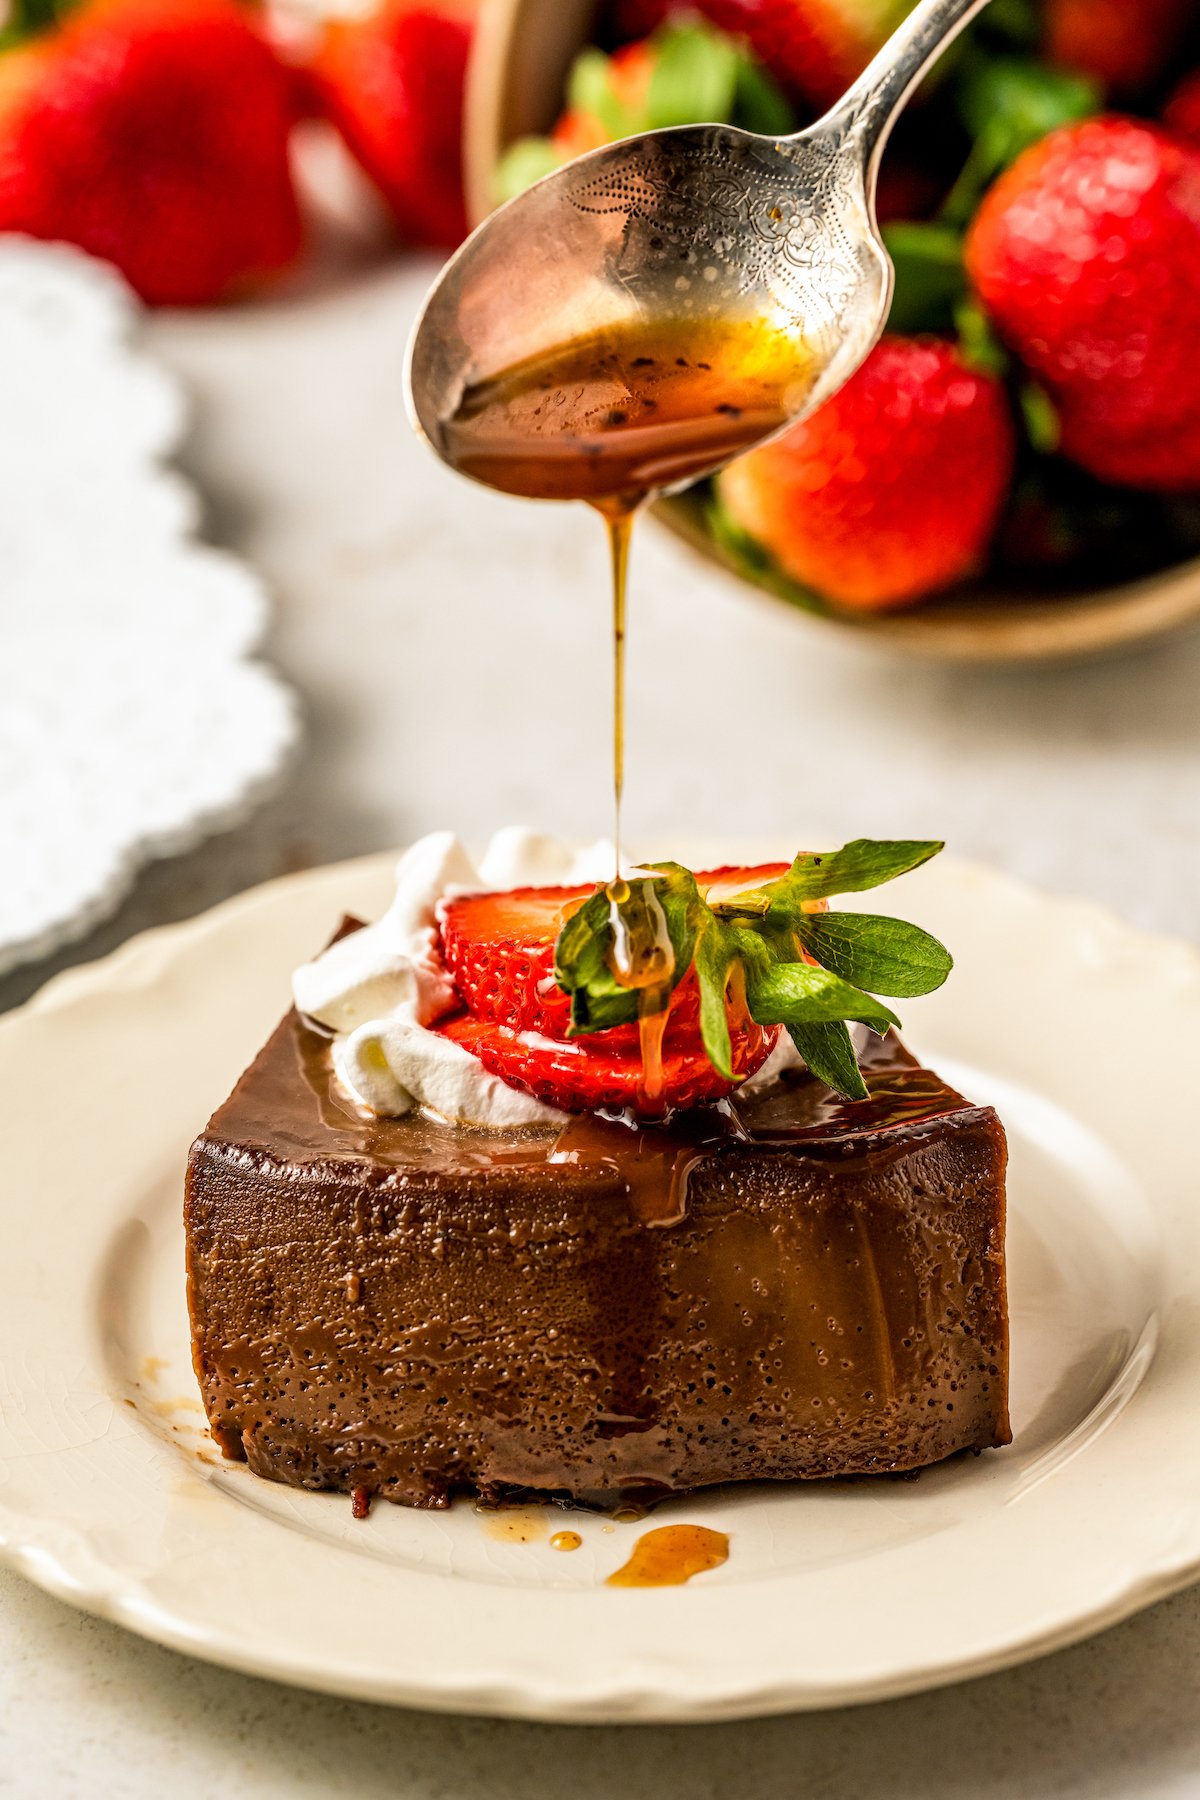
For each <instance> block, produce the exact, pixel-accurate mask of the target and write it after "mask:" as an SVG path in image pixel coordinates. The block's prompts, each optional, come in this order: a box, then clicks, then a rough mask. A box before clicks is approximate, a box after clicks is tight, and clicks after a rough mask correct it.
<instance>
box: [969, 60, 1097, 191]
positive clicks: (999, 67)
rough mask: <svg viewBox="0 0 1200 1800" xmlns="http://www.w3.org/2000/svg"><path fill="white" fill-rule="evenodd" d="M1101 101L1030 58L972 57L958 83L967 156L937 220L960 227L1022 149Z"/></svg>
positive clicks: (1081, 81)
mask: <svg viewBox="0 0 1200 1800" xmlns="http://www.w3.org/2000/svg"><path fill="white" fill-rule="evenodd" d="M1103 101H1104V96H1103V92H1102V90H1101V88H1100V86H1099V84H1098V83H1097V82H1095V81H1093V80H1092V79H1091V78H1090V77H1088V76H1086V75H1077V74H1074V73H1073V72H1071V71H1070V70H1066V69H1056V68H1052V67H1051V66H1050V65H1049V64H1047V63H1043V62H1039V61H1037V60H1035V59H1034V58H1032V57H1019V56H999V57H995V56H986V55H982V54H976V55H974V56H972V58H971V59H970V61H969V63H968V65H967V68H966V72H965V74H964V75H963V77H962V79H961V80H960V81H959V83H958V106H959V112H960V114H961V116H962V120H963V123H964V125H965V126H966V128H967V130H968V131H969V132H970V134H971V137H972V140H973V141H972V145H971V153H970V155H969V156H968V158H967V161H966V164H965V166H964V168H963V170H962V173H961V174H960V176H959V178H958V180H957V181H956V182H955V184H954V186H953V188H952V189H951V190H950V194H949V197H948V199H947V200H946V202H945V204H944V206H943V207H942V211H941V219H942V222H943V223H944V224H952V225H964V226H965V225H966V224H967V223H968V221H969V220H970V219H971V218H973V217H974V214H975V212H976V210H977V209H978V206H979V202H980V200H981V199H982V198H983V195H984V192H985V190H986V189H987V188H988V187H990V186H991V184H992V182H993V181H995V179H996V177H997V176H998V175H999V174H1001V173H1002V172H1003V171H1004V170H1005V169H1007V168H1008V167H1009V166H1010V165H1011V164H1012V163H1014V162H1016V160H1017V158H1018V157H1019V156H1020V155H1021V154H1022V153H1023V152H1024V151H1026V150H1028V149H1030V148H1031V147H1032V146H1033V145H1034V144H1037V143H1040V142H1041V140H1042V138H1044V137H1045V136H1047V134H1048V133H1049V132H1051V131H1056V130H1057V129H1058V127H1059V126H1060V125H1072V124H1074V123H1076V122H1077V121H1078V120H1080V119H1087V118H1091V117H1092V115H1093V114H1094V113H1097V112H1099V111H1100V109H1101V107H1102V105H1103Z"/></svg>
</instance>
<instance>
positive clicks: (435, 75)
mask: <svg viewBox="0 0 1200 1800" xmlns="http://www.w3.org/2000/svg"><path fill="white" fill-rule="evenodd" d="M476 11H477V7H476V6H475V4H473V0H443V3H442V4H436V5H431V4H429V3H428V0H424V3H420V0H418V3H415V4H414V0H383V4H382V5H381V6H378V7H376V8H375V9H374V10H372V11H371V12H369V13H366V14H365V15H363V16H362V17H358V18H344V19H333V20H331V21H330V22H329V23H328V25H326V27H325V29H324V31H323V33H322V35H321V38H320V41H319V43H318V45H317V47H316V49H315V51H314V53H313V55H312V57H311V59H310V62H309V74H310V76H311V79H312V82H313V86H314V90H315V93H316V96H317V101H318V104H319V105H320V106H321V108H322V109H323V110H324V112H325V114H326V116H327V117H328V118H329V119H330V120H331V121H332V123H333V124H334V125H335V126H336V127H337V129H338V131H339V132H340V133H341V135H342V137H343V138H344V139H345V141H346V145H347V147H348V148H349V150H350V152H351V154H352V155H353V156H354V158H355V160H356V161H357V162H358V163H359V164H360V166H361V167H362V168H363V170H364V171H365V172H366V174H367V175H368V176H369V177H370V179H371V181H372V182H373V183H374V185H375V187H376V188H377V189H378V190H379V192H380V194H381V195H382V196H383V199H384V201H385V202H386V204H387V207H388V209H389V211H390V213H391V215H392V218H393V219H394V221H395V224H396V228H397V230H398V231H399V233H400V235H401V237H402V238H404V239H405V240H406V241H407V242H408V243H412V244H427V245H434V246H438V247H441V248H445V249H452V248H453V247H454V245H456V244H458V243H460V242H461V241H462V239H463V238H464V237H465V236H466V234H467V214H466V204H465V201H464V198H463V173H462V139H463V96H464V90H465V86H466V78H467V58H468V55H469V53H470V48H471V35H472V29H473V24H474V17H475V13H476Z"/></svg>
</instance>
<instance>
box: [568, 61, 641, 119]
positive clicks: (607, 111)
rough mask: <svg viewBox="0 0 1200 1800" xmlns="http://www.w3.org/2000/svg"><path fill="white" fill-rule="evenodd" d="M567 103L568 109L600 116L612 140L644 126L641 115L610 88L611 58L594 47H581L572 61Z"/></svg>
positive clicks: (611, 86)
mask: <svg viewBox="0 0 1200 1800" xmlns="http://www.w3.org/2000/svg"><path fill="white" fill-rule="evenodd" d="M567 106H568V108H569V110H570V111H571V112H582V113H588V114H590V116H591V117H592V118H594V119H599V121H600V123H601V125H603V127H604V129H605V131H606V132H607V133H608V135H609V137H610V138H612V139H613V140H614V141H615V140H616V139H617V138H623V137H629V136H631V135H632V134H633V133H634V132H635V131H640V130H643V129H644V127H643V125H642V122H641V120H640V118H639V117H638V116H637V115H636V114H635V113H634V112H633V111H632V110H631V109H630V108H628V107H626V106H624V105H623V104H622V103H621V101H620V100H618V98H617V96H616V94H615V93H614V91H613V83H612V62H611V60H610V58H608V57H607V56H605V54H604V52H603V50H597V49H595V48H593V47H589V48H588V49H586V50H581V51H580V52H579V55H578V56H577V57H576V58H575V61H574V62H573V63H572V64H571V73H570V75H569V76H568V78H567Z"/></svg>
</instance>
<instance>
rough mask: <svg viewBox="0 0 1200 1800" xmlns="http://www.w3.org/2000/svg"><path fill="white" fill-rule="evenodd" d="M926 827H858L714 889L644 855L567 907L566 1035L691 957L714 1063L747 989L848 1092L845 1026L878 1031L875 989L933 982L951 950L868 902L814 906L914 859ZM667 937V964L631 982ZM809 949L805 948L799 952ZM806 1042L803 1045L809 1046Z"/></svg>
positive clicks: (557, 960) (886, 1022)
mask: <svg viewBox="0 0 1200 1800" xmlns="http://www.w3.org/2000/svg"><path fill="white" fill-rule="evenodd" d="M941 847H942V846H941V844H940V843H935V842H931V841H928V840H916V839H913V840H905V841H902V842H900V841H897V842H875V841H873V840H871V839H867V838H858V839H856V840H855V842H854V843H852V844H846V845H845V846H843V848H842V849H841V850H834V851H831V852H829V853H828V854H827V855H820V856H814V855H809V856H799V857H797V858H796V860H795V861H794V862H793V863H792V865H791V867H790V868H789V869H788V871H787V873H786V874H784V875H782V876H781V877H779V878H778V879H777V880H775V881H769V882H766V883H764V884H763V885H762V886H761V887H758V888H748V889H746V890H745V891H744V892H742V893H739V894H733V895H727V896H725V897H723V898H721V899H716V900H712V901H710V900H709V899H708V897H707V895H705V894H701V892H700V889H699V887H698V885H697V883H696V878H695V876H694V875H692V874H691V872H690V871H689V870H688V869H685V868H684V867H683V866H682V864H680V863H675V862H662V863H652V864H648V865H647V866H646V867H645V868H644V869H642V870H640V871H638V872H637V873H635V874H634V875H633V876H631V877H630V878H629V879H628V880H625V881H621V882H619V883H618V882H613V883H610V884H609V885H608V886H607V887H600V888H597V889H596V892H595V893H594V894H592V895H590V896H589V897H588V899H587V900H586V901H585V902H584V903H583V905H582V906H580V907H579V908H578V910H577V911H576V912H575V913H574V914H572V916H571V918H569V919H568V920H567V921H566V923H565V924H564V926H563V928H562V930H561V931H560V933H559V936H558V941H557V943H556V945H555V956H554V973H555V979H556V980H557V982H558V984H559V986H560V988H562V990H563V991H564V993H567V994H569V995H570V997H571V1035H572V1036H573V1037H574V1036H580V1035H584V1034H587V1033H593V1032H600V1031H607V1030H610V1029H611V1028H612V1027H613V1026H615V1025H625V1024H628V1023H630V1022H631V1021H632V1020H633V1019H636V1018H637V1017H638V1016H639V1009H640V1006H641V1005H642V1004H643V1003H644V1002H646V1000H647V999H649V1000H651V1001H652V1002H653V1003H654V1005H655V1007H656V1009H657V1008H660V1007H661V995H662V991H663V990H664V989H665V990H667V991H670V990H671V989H673V988H675V987H676V986H678V984H679V982H680V981H682V980H683V978H684V976H685V975H686V974H688V972H689V971H690V970H693V969H694V970H695V976H696V984H697V987H698V990H699V996H700V1037H701V1041H702V1043H703V1045H704V1049H705V1053H706V1054H707V1056H708V1058H709V1061H710V1062H711V1063H712V1065H713V1067H714V1068H715V1069H716V1070H717V1071H718V1073H719V1074H720V1075H722V1076H723V1077H724V1079H725V1080H726V1081H733V1080H734V1079H735V1076H734V1071H733V1045H732V1036H731V1032H730V1022H729V1020H730V996H731V993H732V994H733V995H734V996H735V998H736V999H738V1001H739V1004H740V996H741V995H742V994H743V993H744V996H745V1005H746V1008H747V1010H748V1011H749V1014H750V1017H751V1018H752V1019H754V1020H755V1021H756V1022H757V1023H758V1024H759V1025H784V1026H786V1027H787V1029H788V1030H789V1031H790V1032H791V1033H792V1035H793V1038H794V1039H795V1042H796V1043H797V1045H798V1047H800V1053H801V1055H803V1056H805V1057H806V1060H809V1064H810V1067H811V1068H812V1070H813V1073H814V1074H816V1075H818V1076H819V1077H820V1079H822V1080H824V1081H827V1082H828V1083H829V1084H830V1085H831V1086H832V1087H834V1088H836V1090H837V1092H839V1093H841V1094H844V1095H846V1096H847V1098H858V1099H861V1098H862V1097H863V1095H864V1094H865V1092H866V1089H865V1087H864V1085H863V1082H862V1077H861V1075H860V1074H859V1070H858V1065H857V1062H856V1060H855V1057H854V1051H853V1046H852V1043H851V1039H850V1037H849V1034H848V1033H847V1031H846V1029H845V1026H846V1021H847V1020H854V1021H856V1022H857V1023H859V1024H862V1025H866V1026H868V1027H869V1028H870V1029H871V1030H872V1031H876V1032H879V1033H881V1034H882V1033H884V1032H886V1031H888V1030H890V1029H891V1027H892V1026H893V1025H898V1024H899V1022H900V1021H899V1020H898V1019H897V1017H896V1015H895V1013H894V1012H892V1011H891V1009H890V1008H889V1007H887V1006H885V1005H884V1004H883V1002H882V1001H881V1000H879V999H878V998H876V996H877V995H878V994H880V993H885V994H889V995H896V996H900V997H905V998H907V997H910V996H912V995H916V994H927V993H930V992H932V990H933V989H934V988H936V987H940V985H941V983H942V982H943V981H944V980H945V979H946V976H947V975H948V974H949V972H950V968H951V958H950V954H949V952H948V951H947V950H946V949H944V948H943V946H942V945H941V944H939V943H938V941H937V939H936V938H933V937H931V936H930V935H929V933H928V932H926V931H922V930H920V928H919V927H918V926H916V925H909V924H907V923H906V922H905V921H904V920H902V919H885V918H880V917H877V916H876V915H874V914H860V913H828V912H815V911H813V910H812V909H813V908H814V907H815V906H816V905H817V904H818V903H819V902H820V901H822V900H824V899H826V898H828V897H829V895H831V894H842V893H858V892H860V891H862V890H863V889H865V888H872V887H877V886H878V885H879V884H880V883H881V882H884V881H890V880H891V879H892V878H893V877H894V876H897V875H903V874H905V873H907V872H908V871H909V870H910V869H915V868H918V867H919V866H920V865H921V864H922V863H924V862H927V861H928V860H929V858H930V857H931V856H934V855H936V854H937V852H938V851H939V850H940V849H941ZM664 938H667V939H669V941H670V953H671V955H670V961H669V964H668V972H667V973H666V975H665V977H664V978H663V979H662V980H661V981H659V982H658V983H657V984H656V985H655V986H653V987H651V986H647V985H642V986H640V987H639V986H631V985H627V983H626V982H625V981H622V980H621V979H619V977H618V972H617V971H618V968H621V969H623V970H624V972H625V973H626V974H628V973H629V970H630V968H631V967H632V969H633V970H634V971H637V972H640V974H641V977H642V980H643V983H644V981H645V972H646V970H647V967H648V965H649V966H652V964H651V963H650V959H651V958H652V957H653V956H654V955H656V954H657V953H658V951H659V950H660V949H661V947H662V946H663V944H664ZM806 958H811V959H812V960H811V961H809V960H806ZM803 1043H807V1044H808V1045H809V1048H810V1049H811V1051H812V1056H811V1058H809V1057H808V1053H807V1052H806V1051H805V1049H804V1048H803Z"/></svg>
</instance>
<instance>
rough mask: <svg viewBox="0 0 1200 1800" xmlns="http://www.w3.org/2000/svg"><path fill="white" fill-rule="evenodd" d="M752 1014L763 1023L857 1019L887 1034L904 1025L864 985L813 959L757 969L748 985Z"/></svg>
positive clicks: (777, 1023) (783, 1023)
mask: <svg viewBox="0 0 1200 1800" xmlns="http://www.w3.org/2000/svg"><path fill="white" fill-rule="evenodd" d="M747 999H748V1000H749V1003H750V1016H751V1018H752V1019H754V1020H755V1021H756V1022H757V1023H758V1024H759V1025H787V1026H788V1027H789V1028H790V1027H791V1026H793V1025H833V1024H836V1023H837V1022H838V1021H839V1020H843V1021H844V1020H846V1019H853V1020H854V1021H855V1022H856V1023H857V1024H859V1025H867V1026H869V1027H870V1029H871V1030H872V1031H875V1032H878V1033H879V1035H880V1037H882V1036H883V1035H884V1034H885V1032H887V1031H888V1029H889V1028H890V1027H891V1026H893V1025H898V1024H899V1023H900V1021H899V1019H898V1018H897V1017H896V1015H895V1013H894V1012H892V1011H891V1009H890V1008H889V1007H886V1006H884V1004H883V1002H882V1001H880V1000H873V999H872V998H871V996H870V994H864V993H863V991H862V989H861V988H856V987H853V986H852V985H851V984H850V982H848V981H843V980H842V978H841V976H840V975H833V974H831V973H830V971H829V970H828V969H814V968H813V966H812V964H811V963H802V962H794V963H777V964H775V965H774V966H773V967H771V968H767V969H761V970H756V971H755V972H754V974H753V975H752V977H751V979H750V982H749V985H748V987H747Z"/></svg>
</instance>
